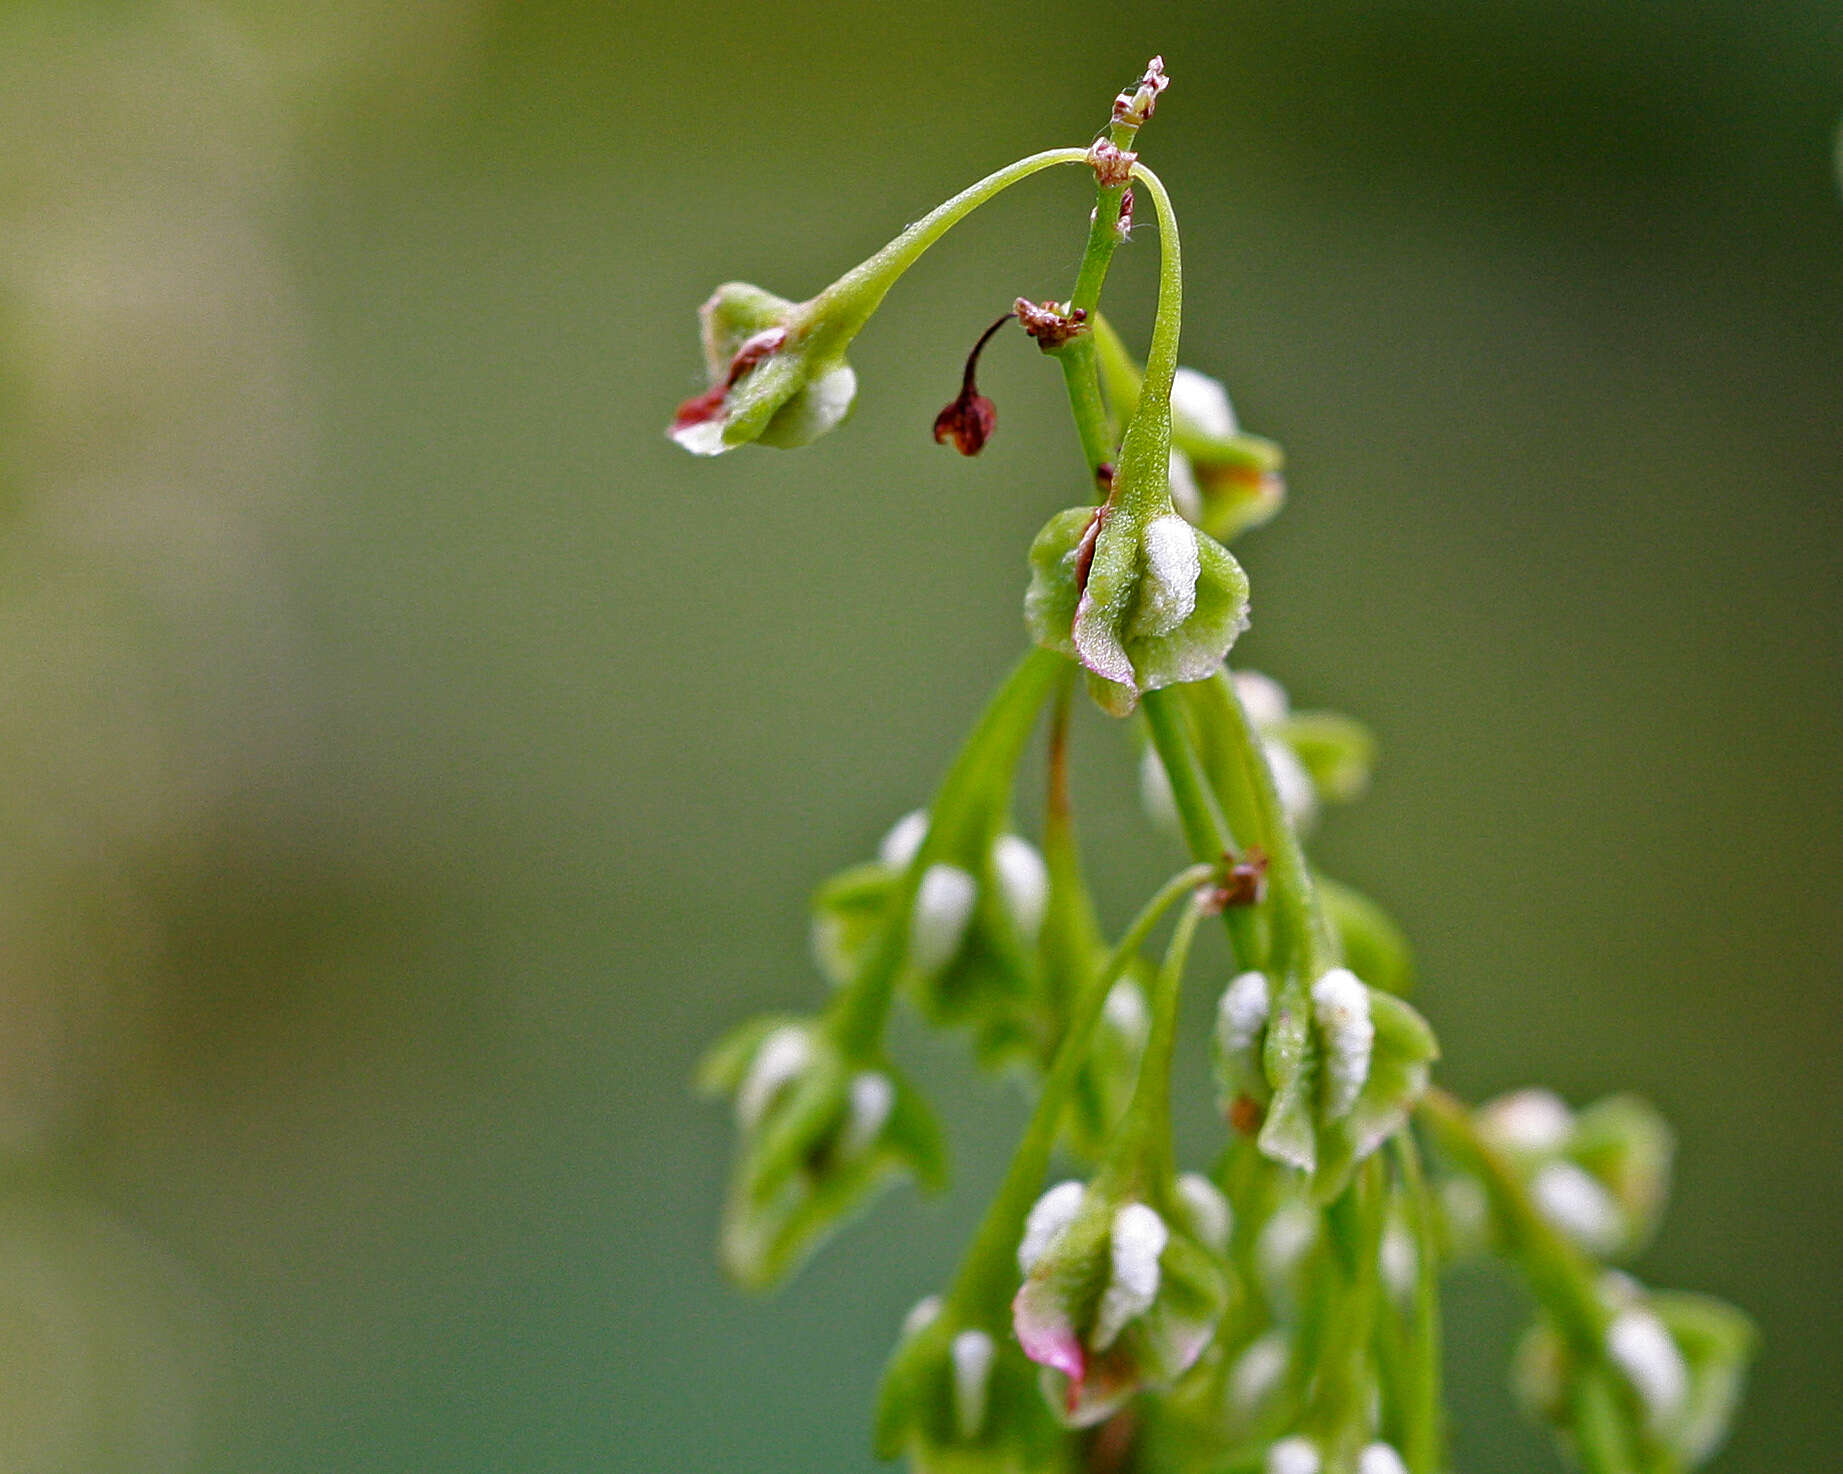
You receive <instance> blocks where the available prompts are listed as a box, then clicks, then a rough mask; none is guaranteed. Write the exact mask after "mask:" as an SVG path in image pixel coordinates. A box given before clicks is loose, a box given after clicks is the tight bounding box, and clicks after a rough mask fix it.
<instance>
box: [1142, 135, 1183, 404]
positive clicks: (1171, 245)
mask: <svg viewBox="0 0 1843 1474" xmlns="http://www.w3.org/2000/svg"><path fill="white" fill-rule="evenodd" d="M1133 178H1135V179H1139V180H1143V181H1144V182H1145V186H1146V188H1147V189H1148V190H1149V191H1150V192H1151V195H1152V204H1153V206H1154V207H1155V208H1156V209H1157V211H1158V312H1157V315H1156V316H1155V317H1154V318H1153V319H1152V346H1151V348H1150V349H1149V350H1148V351H1147V353H1146V358H1145V384H1144V388H1143V389H1142V390H1141V392H1140V396H1139V397H1140V400H1141V401H1142V402H1143V401H1144V400H1145V399H1146V398H1147V397H1148V396H1149V397H1151V398H1152V399H1154V400H1163V401H1165V402H1166V404H1167V405H1169V402H1170V399H1171V381H1172V378H1173V377H1174V376H1175V375H1176V373H1177V340H1178V328H1179V324H1180V322H1181V321H1182V318H1183V300H1184V261H1183V252H1182V250H1181V249H1180V248H1179V245H1178V236H1177V212H1176V211H1175V210H1173V209H1172V208H1171V196H1170V195H1168V194H1167V193H1165V186H1164V182H1163V181H1162V180H1161V179H1159V177H1158V176H1157V175H1156V174H1154V173H1153V172H1152V171H1151V170H1150V169H1148V168H1146V166H1145V165H1144V164H1134V165H1133Z"/></svg>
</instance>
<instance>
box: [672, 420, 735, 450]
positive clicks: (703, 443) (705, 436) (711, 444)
mask: <svg viewBox="0 0 1843 1474" xmlns="http://www.w3.org/2000/svg"><path fill="white" fill-rule="evenodd" d="M725 423H727V417H726V416H724V415H716V416H713V417H712V418H710V419H708V420H699V421H698V422H697V423H696V424H694V425H686V426H684V428H682V429H679V430H674V431H672V432H671V435H672V438H673V439H674V440H676V441H677V442H678V443H679V444H680V445H682V446H683V447H684V448H685V449H686V450H688V451H690V452H691V453H692V454H693V455H694V456H716V455H722V454H723V452H724V451H726V450H728V449H729V448H730V447H729V446H727V445H725V444H724V443H723V426H724V425H725Z"/></svg>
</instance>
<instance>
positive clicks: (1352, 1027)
mask: <svg viewBox="0 0 1843 1474" xmlns="http://www.w3.org/2000/svg"><path fill="white" fill-rule="evenodd" d="M1312 1014H1313V1017H1314V1018H1316V1019H1317V1021H1318V1028H1319V1032H1320V1033H1321V1034H1323V1035H1324V1040H1325V1048H1326V1050H1327V1051H1328V1053H1327V1055H1326V1058H1325V1083H1326V1084H1327V1085H1328V1086H1329V1087H1330V1088H1329V1090H1328V1091H1327V1093H1326V1098H1325V1110H1326V1112H1327V1113H1328V1114H1329V1115H1330V1116H1331V1117H1332V1118H1333V1119H1334V1120H1335V1119H1336V1118H1338V1117H1340V1116H1344V1115H1348V1114H1349V1112H1350V1108H1351V1107H1352V1106H1354V1105H1355V1104H1356V1103H1357V1096H1358V1095H1359V1094H1361V1093H1362V1090H1363V1084H1364V1082H1365V1081H1366V1080H1368V1079H1369V1057H1370V1052H1371V1050H1372V1049H1373V1048H1374V1047H1375V1044H1376V1026H1375V1024H1374V1023H1372V1022H1371V1021H1370V1016H1369V989H1368V988H1366V987H1364V986H1363V984H1362V983H1361V982H1360V981H1358V979H1357V975H1356V974H1355V973H1354V972H1352V971H1351V970H1350V969H1349V968H1347V967H1334V968H1332V969H1331V971H1330V972H1328V973H1326V974H1325V975H1324V976H1323V977H1322V978H1320V979H1319V980H1318V981H1317V982H1316V983H1314V984H1312Z"/></svg>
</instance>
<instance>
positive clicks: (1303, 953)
mask: <svg viewBox="0 0 1843 1474" xmlns="http://www.w3.org/2000/svg"><path fill="white" fill-rule="evenodd" d="M1196 690H1197V692H1198V700H1199V702H1201V703H1206V704H1207V705H1206V710H1207V713H1208V717H1209V727H1210V730H1211V731H1212V733H1213V734H1214V735H1215V736H1217V737H1218V738H1219V739H1220V740H1221V741H1222V742H1223V743H1224V744H1225V745H1226V748H1227V750H1228V752H1229V753H1231V754H1233V756H1234V760H1235V765H1236V767H1238V768H1239V770H1240V771H1239V773H1237V774H1235V775H1234V776H1235V777H1237V778H1239V780H1240V781H1239V782H1238V783H1235V784H1233V785H1232V786H1231V785H1230V784H1229V783H1228V782H1227V781H1226V780H1227V779H1228V777H1229V775H1228V774H1224V775H1223V777H1224V779H1225V783H1224V787H1225V789H1231V790H1232V791H1230V792H1228V794H1227V796H1226V797H1225V798H1224V806H1225V807H1229V808H1234V809H1238V810H1241V811H1242V812H1245V813H1247V814H1248V815H1250V817H1251V818H1252V819H1253V822H1254V823H1255V825H1256V826H1258V827H1257V829H1256V831H1255V833H1254V834H1253V835H1251V836H1250V841H1251V842H1253V843H1258V844H1259V845H1260V846H1261V848H1262V849H1263V850H1264V851H1265V852H1266V855H1267V893H1268V903H1269V905H1270V906H1271V907H1272V914H1273V918H1274V933H1275V951H1276V953H1277V954H1278V955H1277V956H1276V957H1275V958H1274V959H1273V961H1274V965H1275V968H1276V970H1283V969H1286V968H1289V967H1290V968H1292V969H1294V970H1296V971H1297V972H1298V973H1299V975H1300V977H1301V978H1302V979H1304V980H1305V981H1307V982H1311V981H1313V980H1314V979H1316V978H1318V977H1320V976H1322V975H1323V974H1324V972H1325V971H1326V970H1327V969H1328V968H1329V967H1331V965H1332V959H1333V958H1335V957H1336V956H1337V951H1336V948H1335V947H1334V946H1333V945H1332V942H1331V929H1330V927H1329V926H1328V925H1327V924H1326V921H1325V916H1324V910H1323V908H1322V907H1321V906H1320V905H1319V903H1318V894H1317V890H1316V887H1315V884H1314V882H1313V880H1312V869H1311V866H1310V865H1308V864H1307V863H1306V858H1305V847H1304V846H1303V845H1302V844H1301V843H1300V842H1299V832H1298V830H1296V829H1295V828H1294V827H1293V821H1292V820H1291V819H1290V818H1289V817H1288V816H1287V813H1286V809H1285V807H1284V806H1283V805H1282V804H1281V802H1280V791H1279V789H1278V788H1277V787H1275V785H1274V781H1273V768H1272V767H1271V766H1270V765H1269V764H1268V761H1267V749H1266V747H1265V745H1264V744H1263V743H1262V740H1261V737H1260V734H1259V733H1257V732H1256V731H1255V730H1254V724H1253V723H1252V722H1250V721H1249V720H1248V713H1247V712H1246V710H1244V709H1243V707H1242V704H1241V698H1240V696H1238V695H1237V694H1236V691H1235V682H1234V679H1233V678H1232V677H1231V676H1230V674H1229V670H1228V667H1227V666H1224V667H1223V668H1222V669H1221V670H1219V671H1217V672H1216V674H1215V676H1213V677H1212V678H1211V680H1210V682H1209V683H1208V684H1207V685H1204V684H1201V683H1200V684H1199V685H1198V686H1197V687H1196Z"/></svg>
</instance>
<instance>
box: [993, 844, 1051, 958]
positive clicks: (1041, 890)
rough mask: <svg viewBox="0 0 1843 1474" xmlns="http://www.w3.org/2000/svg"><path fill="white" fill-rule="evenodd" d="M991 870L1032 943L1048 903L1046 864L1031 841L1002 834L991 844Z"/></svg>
mask: <svg viewBox="0 0 1843 1474" xmlns="http://www.w3.org/2000/svg"><path fill="white" fill-rule="evenodd" d="M992 869H993V870H994V872H996V874H997V876H998V888H999V890H1000V891H1002V892H1003V893H1004V897H1005V907H1006V909H1007V910H1009V911H1010V913H1011V919H1012V920H1013V921H1014V922H1016V923H1017V929H1018V930H1019V931H1020V932H1021V933H1022V934H1023V936H1024V939H1025V940H1026V941H1028V942H1035V941H1036V939H1037V932H1038V931H1039V930H1040V929H1041V928H1042V926H1043V912H1044V909H1045V908H1046V907H1047V906H1048V905H1049V867H1048V866H1047V865H1045V864H1044V863H1043V856H1041V855H1040V854H1038V853H1037V847H1036V846H1035V845H1033V844H1031V843H1030V841H1028V840H1024V839H1019V838H1018V837H1017V836H1016V835H1015V834H1001V835H1000V836H999V837H998V842H997V843H996V844H994V845H993V846H992Z"/></svg>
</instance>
